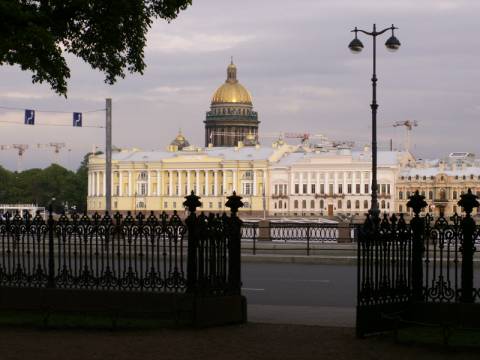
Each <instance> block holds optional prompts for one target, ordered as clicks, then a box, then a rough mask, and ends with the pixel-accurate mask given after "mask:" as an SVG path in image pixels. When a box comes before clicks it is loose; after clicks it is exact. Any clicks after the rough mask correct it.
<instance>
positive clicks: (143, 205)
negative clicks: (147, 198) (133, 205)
mask: <svg viewBox="0 0 480 360" xmlns="http://www.w3.org/2000/svg"><path fill="white" fill-rule="evenodd" d="M145 208H146V206H145V203H144V202H143V201H139V202H138V203H137V209H145Z"/></svg>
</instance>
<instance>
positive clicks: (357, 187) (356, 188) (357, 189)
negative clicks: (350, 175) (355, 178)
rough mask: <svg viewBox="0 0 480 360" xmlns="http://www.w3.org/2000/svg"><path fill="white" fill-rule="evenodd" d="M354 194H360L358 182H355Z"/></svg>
mask: <svg viewBox="0 0 480 360" xmlns="http://www.w3.org/2000/svg"><path fill="white" fill-rule="evenodd" d="M355 194H360V184H355Z"/></svg>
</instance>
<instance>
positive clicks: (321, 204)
mask: <svg viewBox="0 0 480 360" xmlns="http://www.w3.org/2000/svg"><path fill="white" fill-rule="evenodd" d="M320 209H323V200H320Z"/></svg>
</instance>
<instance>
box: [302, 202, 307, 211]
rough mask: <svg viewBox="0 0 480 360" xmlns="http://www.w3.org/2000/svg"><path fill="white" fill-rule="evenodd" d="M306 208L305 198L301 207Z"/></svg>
mask: <svg viewBox="0 0 480 360" xmlns="http://www.w3.org/2000/svg"><path fill="white" fill-rule="evenodd" d="M306 208H307V200H302V209H306Z"/></svg>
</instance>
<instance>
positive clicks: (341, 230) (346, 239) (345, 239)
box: [337, 222, 352, 244]
mask: <svg viewBox="0 0 480 360" xmlns="http://www.w3.org/2000/svg"><path fill="white" fill-rule="evenodd" d="M337 242H338V243H339V244H344V243H351V242H352V235H351V228H350V223H347V222H339V223H338V238H337Z"/></svg>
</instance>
